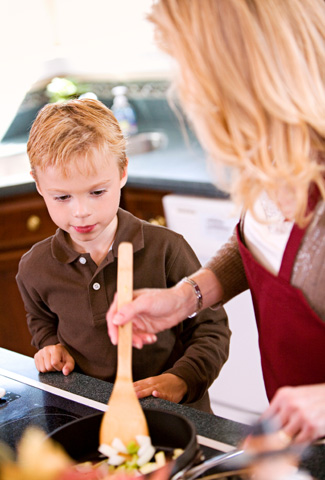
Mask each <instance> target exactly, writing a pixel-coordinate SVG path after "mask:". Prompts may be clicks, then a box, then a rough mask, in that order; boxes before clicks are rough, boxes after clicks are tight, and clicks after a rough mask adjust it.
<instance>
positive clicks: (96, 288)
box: [93, 282, 100, 290]
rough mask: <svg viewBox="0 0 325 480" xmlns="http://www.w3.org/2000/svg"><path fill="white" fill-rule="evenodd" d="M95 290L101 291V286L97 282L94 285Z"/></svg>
mask: <svg viewBox="0 0 325 480" xmlns="http://www.w3.org/2000/svg"><path fill="white" fill-rule="evenodd" d="M93 289H94V290H99V289H100V284H99V283H97V282H96V283H94V285H93Z"/></svg>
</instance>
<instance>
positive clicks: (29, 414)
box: [0, 375, 99, 451]
mask: <svg viewBox="0 0 325 480" xmlns="http://www.w3.org/2000/svg"><path fill="white" fill-rule="evenodd" d="M0 386H1V387H3V388H4V389H5V390H6V395H5V396H4V397H2V399H1V400H0V441H3V442H5V443H6V444H7V445H9V446H10V447H11V448H13V450H14V451H15V450H16V447H17V444H18V442H19V440H20V438H21V436H22V434H23V432H24V430H25V429H26V428H27V427H28V426H32V425H33V426H37V427H39V428H41V429H42V430H43V431H44V432H45V433H47V434H48V433H50V432H52V431H53V430H55V429H56V428H58V427H60V426H62V425H65V424H66V423H69V422H71V421H72V420H75V419H76V418H80V417H84V416H88V415H92V414H93V413H95V412H98V411H99V410H97V409H95V408H92V407H89V406H87V405H82V404H81V403H76V402H75V401H72V400H68V399H66V398H64V397H60V396H58V395H55V394H53V393H49V392H46V391H44V390H40V389H39V388H36V387H32V386H29V385H26V384H25V383H21V382H18V381H16V380H12V379H10V378H7V377H4V376H2V375H0Z"/></svg>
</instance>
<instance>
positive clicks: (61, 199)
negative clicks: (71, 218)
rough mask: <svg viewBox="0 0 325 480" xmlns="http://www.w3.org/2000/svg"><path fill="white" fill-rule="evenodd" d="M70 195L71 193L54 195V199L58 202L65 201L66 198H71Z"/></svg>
mask: <svg viewBox="0 0 325 480" xmlns="http://www.w3.org/2000/svg"><path fill="white" fill-rule="evenodd" d="M70 197H71V195H58V196H56V197H54V200H56V201H57V202H64V201H65V200H69V198H70Z"/></svg>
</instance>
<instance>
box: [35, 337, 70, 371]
mask: <svg viewBox="0 0 325 480" xmlns="http://www.w3.org/2000/svg"><path fill="white" fill-rule="evenodd" d="M34 360H35V365H36V368H37V370H38V371H39V372H41V373H45V372H57V371H59V372H61V371H62V373H63V375H69V373H71V372H72V371H73V370H74V367H75V361H74V359H73V357H72V356H71V355H70V353H69V352H68V350H67V349H66V348H65V347H64V346H63V345H61V344H60V343H58V344H57V345H48V346H47V347H44V348H42V349H41V350H39V351H38V352H37V353H35V355H34Z"/></svg>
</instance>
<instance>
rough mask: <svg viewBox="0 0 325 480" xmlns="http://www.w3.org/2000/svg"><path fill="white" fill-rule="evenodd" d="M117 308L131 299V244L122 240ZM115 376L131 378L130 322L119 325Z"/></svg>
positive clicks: (119, 255)
mask: <svg viewBox="0 0 325 480" xmlns="http://www.w3.org/2000/svg"><path fill="white" fill-rule="evenodd" d="M117 261H118V271H117V308H118V310H119V309H120V308H121V307H123V305H125V304H126V303H129V302H130V301H131V300H132V295H133V246H132V243H129V242H122V243H120V245H119V247H118V259H117ZM117 349H118V350H117V351H118V366H117V376H118V377H119V378H125V379H129V380H132V323H131V322H129V323H127V324H126V325H123V326H120V327H119V340H118V347H117Z"/></svg>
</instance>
